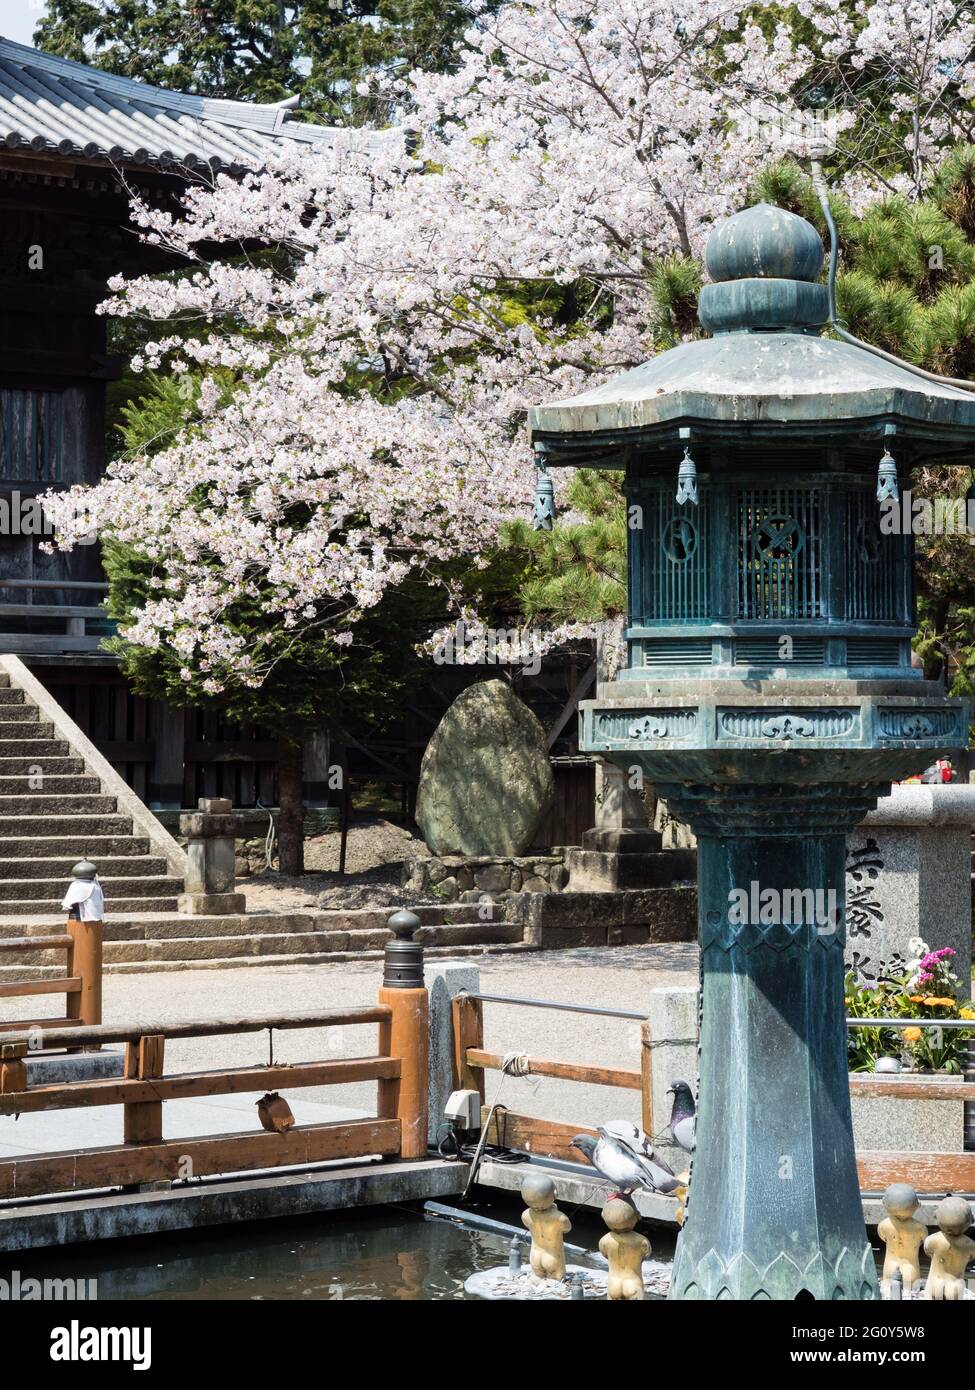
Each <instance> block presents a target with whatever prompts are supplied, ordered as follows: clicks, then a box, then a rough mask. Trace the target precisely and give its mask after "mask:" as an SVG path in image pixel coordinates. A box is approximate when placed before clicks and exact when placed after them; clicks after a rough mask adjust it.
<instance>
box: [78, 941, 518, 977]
mask: <svg viewBox="0 0 975 1390" xmlns="http://www.w3.org/2000/svg"><path fill="white" fill-rule="evenodd" d="M383 944H384V943H380V944H377V943H374V942H371V941H370V942H369V943H368V944H366V943H365V942H363V943H362V944H361V945H360V946H359V947H358V948H355V947H350V946H349V943H348V939H347V937H346V934H345V933H344V932H313V933H310V934H298V933H295V934H294V935H280V934H275V935H272V936H265V935H256V936H242V937H237V936H231V937H210V938H209V939H208V940H206V941H199V940H197V939H196V938H195V937H189V938H184V939H180V938H175V939H173V940H170V941H141V942H127V943H125V944H124V945H122V944H121V943H112V945H111V946H108V945H106V947H105V957H104V963H105V970H106V971H107V972H114V971H115V970H119V969H123V970H124V969H125V968H126V967H129V968H133V967H134V968H139V967H140V966H141V968H142V969H143V970H156V969H160V968H161V969H166V968H169V969H173V968H179V967H181V966H182V967H183V968H192V967H193V966H211V967H215V968H216V967H218V966H219V967H224V968H231V967H233V966H237V965H254V964H257V963H259V962H262V961H263V962H265V963H266V964H268V965H274V964H278V963H284V962H287V963H288V964H298V963H309V962H313V961H316V960H321V959H322V958H323V957H324V958H326V959H340V960H382V958H383V949H382V946H383ZM221 947H223V948H225V950H224V951H221ZM495 949H497V950H507V951H511V950H512V949H520V950H524V949H526V948H525V947H524V946H523V944H522V943H521V942H508V941H500V942H497V943H491V942H488V941H483V942H477V943H465V944H459V945H440V946H430V947H428V948H427V952H428V953H429V954H430V955H431V956H451V955H454V954H455V953H456V954H458V955H469V954H475V953H476V954H483V952H485V951H489V950H491V951H493V950H495Z"/></svg>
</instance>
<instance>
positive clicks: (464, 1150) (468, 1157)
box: [437, 1120, 528, 1163]
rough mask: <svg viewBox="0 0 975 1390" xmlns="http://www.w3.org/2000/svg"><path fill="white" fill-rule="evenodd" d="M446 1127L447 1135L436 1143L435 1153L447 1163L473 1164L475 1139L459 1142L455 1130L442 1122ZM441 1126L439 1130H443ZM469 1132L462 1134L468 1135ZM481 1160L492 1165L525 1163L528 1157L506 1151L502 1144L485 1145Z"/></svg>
mask: <svg viewBox="0 0 975 1390" xmlns="http://www.w3.org/2000/svg"><path fill="white" fill-rule="evenodd" d="M444 1124H446V1126H447V1133H446V1134H445V1135H444V1136H443V1138H442V1139H438V1141H437V1153H438V1154H439V1155H440V1157H441V1158H442V1159H444V1160H445V1161H446V1162H447V1163H460V1162H464V1163H473V1161H474V1158H475V1157H476V1155H477V1147H478V1145H477V1139H476V1138H475V1139H465V1140H460V1139H458V1138H457V1130H456V1129H455V1128H454V1126H453V1125H452V1124H451V1123H450V1121H449V1120H448V1121H444ZM444 1124H441V1126H440V1128H441V1129H443V1128H444ZM470 1132H471V1131H470V1130H464V1131H463V1133H465V1134H469V1133H470ZM481 1158H482V1159H484V1158H489V1159H491V1160H492V1162H494V1163H527V1161H528V1155H527V1154H523V1153H519V1152H518V1150H517V1149H507V1148H505V1147H504V1145H503V1144H485V1145H484V1147H483V1149H482V1150H481Z"/></svg>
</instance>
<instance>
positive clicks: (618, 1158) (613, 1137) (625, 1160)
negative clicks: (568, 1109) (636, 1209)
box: [569, 1120, 680, 1199]
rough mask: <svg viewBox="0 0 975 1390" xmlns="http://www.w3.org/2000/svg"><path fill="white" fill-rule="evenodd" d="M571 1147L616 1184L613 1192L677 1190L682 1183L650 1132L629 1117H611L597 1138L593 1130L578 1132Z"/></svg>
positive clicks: (621, 1195) (614, 1194)
mask: <svg viewBox="0 0 975 1390" xmlns="http://www.w3.org/2000/svg"><path fill="white" fill-rule="evenodd" d="M627 1130H629V1131H630V1135H627V1133H626V1131H627ZM630 1136H632V1137H630ZM569 1147H570V1148H573V1149H578V1150H579V1152H580V1153H581V1154H583V1155H584V1156H585V1158H586V1159H587V1160H588V1162H589V1163H591V1164H592V1166H593V1167H594V1168H595V1170H596V1172H597V1173H600V1174H601V1175H602V1176H603V1177H604V1178H605V1179H606V1180H607V1182H610V1183H611V1184H612V1186H613V1196H620V1197H626V1198H628V1199H629V1197H630V1193H631V1192H635V1191H636V1189H637V1188H638V1187H643V1188H646V1189H647V1191H649V1192H673V1190H674V1188H676V1187H678V1186H679V1185H680V1184H679V1183H678V1181H677V1179H676V1177H675V1176H674V1173H673V1170H672V1169H671V1168H668V1166H667V1164H666V1163H664V1162H663V1160H662V1159H660V1158H657V1157H656V1155H655V1154H654V1152H653V1149H652V1147H651V1146H650V1141H649V1140H648V1139H647V1136H646V1135H645V1134H644V1133H643V1131H642V1130H641V1129H637V1127H636V1125H632V1124H630V1123H629V1121H620V1120H611V1121H610V1122H609V1124H608V1125H603V1126H601V1127H600V1129H599V1135H598V1138H596V1139H594V1138H593V1137H592V1135H591V1134H577V1135H575V1137H574V1138H573V1139H572V1142H571V1144H570V1145H569Z"/></svg>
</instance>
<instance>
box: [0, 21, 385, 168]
mask: <svg viewBox="0 0 975 1390" xmlns="http://www.w3.org/2000/svg"><path fill="white" fill-rule="evenodd" d="M292 105H293V103H292V102H288V103H285V104H277V105H272V106H258V105H254V104H252V103H250V102H246V101H223V100H219V99H217V98H214V97H199V96H190V95H188V94H187V93H185V92H167V91H164V90H163V89H162V88H160V87H150V86H148V85H147V84H146V83H143V82H136V81H133V79H131V78H128V77H117V76H115V75H114V74H113V73H108V72H102V71H101V70H100V69H99V68H90V67H86V66H85V65H84V64H83V63H74V62H71V61H70V60H69V59H67V58H57V57H55V56H54V55H52V54H50V53H41V52H39V51H38V50H37V49H36V48H28V47H27V46H26V45H24V44H20V43H14V42H13V41H12V40H10V39H5V38H0V142H3V143H4V144H6V146H7V148H8V149H19V150H25V151H26V150H33V151H35V152H36V153H38V154H45V155H63V156H67V157H72V158H74V159H78V158H82V159H99V160H109V161H111V162H112V163H114V164H128V165H131V164H135V165H149V166H156V167H161V168H172V167H179V166H183V167H186V168H190V169H192V168H197V169H199V168H202V167H204V166H206V167H208V168H211V169H227V170H242V169H258V168H260V167H261V166H262V164H263V163H264V161H265V159H266V157H267V154H268V152H269V150H271V149H274V148H275V147H276V146H280V145H281V144H282V143H284V142H286V141H298V142H299V143H302V144H306V145H318V146H322V145H325V146H330V145H333V144H334V143H335V140H336V137H337V136H338V135H339V134H340V133H341V132H340V131H339V129H337V128H336V127H333V126H319V125H311V124H309V123H307V122H304V121H299V120H289V119H288V117H289V114H290V109H291V107H292ZM383 138H384V133H382V132H378V131H377V132H375V133H374V135H373V136H372V140H373V141H376V142H378V141H380V140H382V139H383Z"/></svg>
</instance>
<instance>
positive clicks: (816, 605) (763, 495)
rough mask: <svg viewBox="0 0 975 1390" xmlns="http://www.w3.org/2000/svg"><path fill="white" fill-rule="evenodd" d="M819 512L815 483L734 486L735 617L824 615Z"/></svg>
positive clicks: (772, 618)
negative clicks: (735, 539)
mask: <svg viewBox="0 0 975 1390" xmlns="http://www.w3.org/2000/svg"><path fill="white" fill-rule="evenodd" d="M821 515H822V513H821V507H820V495H819V493H818V492H817V490H816V489H815V488H808V487H748V488H742V489H740V490H739V492H738V526H737V531H738V559H739V563H738V616H739V618H748V619H753V620H758V621H766V622H768V621H786V620H790V619H791V620H795V619H797V618H819V617H822V616H823V615H824V612H825V604H824V599H823V592H822V574H823V557H822V526H821Z"/></svg>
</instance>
